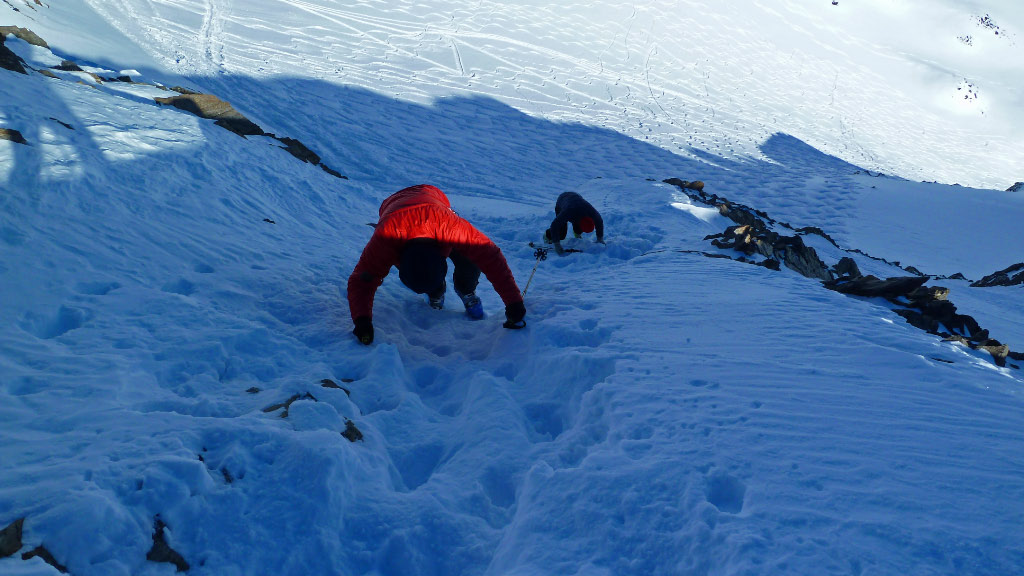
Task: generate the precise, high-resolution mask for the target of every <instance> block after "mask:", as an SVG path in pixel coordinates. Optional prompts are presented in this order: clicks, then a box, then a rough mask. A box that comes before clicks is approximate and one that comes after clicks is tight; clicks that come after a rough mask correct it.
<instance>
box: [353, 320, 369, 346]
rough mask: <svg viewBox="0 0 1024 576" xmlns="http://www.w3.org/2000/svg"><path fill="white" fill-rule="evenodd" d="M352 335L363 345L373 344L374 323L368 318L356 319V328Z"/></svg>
mask: <svg viewBox="0 0 1024 576" xmlns="http://www.w3.org/2000/svg"><path fill="white" fill-rule="evenodd" d="M352 333H353V334H355V335H356V338H358V339H359V341H360V342H362V343H363V344H372V343H373V321H372V320H370V318H369V317H368V316H360V317H359V318H356V327H355V329H354V330H352Z"/></svg>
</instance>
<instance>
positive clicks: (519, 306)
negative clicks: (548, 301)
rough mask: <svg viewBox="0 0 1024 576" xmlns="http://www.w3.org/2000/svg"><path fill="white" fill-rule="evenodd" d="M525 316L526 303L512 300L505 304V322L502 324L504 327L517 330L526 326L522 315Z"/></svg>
mask: <svg viewBox="0 0 1024 576" xmlns="http://www.w3.org/2000/svg"><path fill="white" fill-rule="evenodd" d="M524 316H526V305H525V304H523V303H522V302H514V303H512V304H509V305H508V306H505V323H504V324H502V326H504V327H505V328H509V329H511V330H518V329H520V328H525V327H526V321H524V320H523V317H524Z"/></svg>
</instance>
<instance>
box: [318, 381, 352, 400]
mask: <svg viewBox="0 0 1024 576" xmlns="http://www.w3.org/2000/svg"><path fill="white" fill-rule="evenodd" d="M351 381H352V380H351V379H343V380H342V382H351ZM320 385H321V386H323V387H324V388H334V389H337V390H341V391H342V392H344V393H345V395H346V396H351V395H352V392H351V391H349V389H348V388H345V387H344V386H340V385H338V383H337V382H335V381H334V380H331V379H330V378H324V379H323V380H321V381H320Z"/></svg>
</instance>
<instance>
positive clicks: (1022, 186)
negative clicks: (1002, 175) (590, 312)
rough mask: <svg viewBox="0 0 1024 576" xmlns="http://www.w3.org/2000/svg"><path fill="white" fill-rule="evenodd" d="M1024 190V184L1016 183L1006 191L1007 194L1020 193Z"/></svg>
mask: <svg viewBox="0 0 1024 576" xmlns="http://www.w3.org/2000/svg"><path fill="white" fill-rule="evenodd" d="M1022 190H1024V182H1015V183H1014V184H1013V186H1010V187H1009V188H1007V189H1006V191H1007V192H1020V191H1022Z"/></svg>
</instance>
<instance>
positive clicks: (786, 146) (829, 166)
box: [759, 132, 866, 174]
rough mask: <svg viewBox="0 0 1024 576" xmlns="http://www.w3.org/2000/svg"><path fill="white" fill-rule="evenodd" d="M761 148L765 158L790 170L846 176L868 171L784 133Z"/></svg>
mask: <svg viewBox="0 0 1024 576" xmlns="http://www.w3.org/2000/svg"><path fill="white" fill-rule="evenodd" d="M759 148H760V150H761V152H762V153H763V154H764V155H765V156H767V157H768V158H771V159H772V160H774V161H775V162H778V163H779V164H780V165H782V166H785V167H787V168H790V169H803V170H807V171H815V172H818V171H821V172H825V171H828V172H836V171H839V172H844V173H846V174H853V173H855V172H858V171H860V172H865V171H866V170H865V169H864V168H861V167H859V166H857V165H855V164H851V163H849V162H847V161H846V160H843V159H842V158H839V157H836V156H833V155H831V154H828V153H825V152H822V151H821V150H818V149H817V148H815V147H814V146H811V145H810V144H808V143H806V142H804V141H803V140H801V139H799V138H797V137H796V136H791V135H789V134H786V133H784V132H776V133H774V134H772V135H771V136H770V137H769V138H768V139H767V140H765V141H764V143H763V144H761V146H760V147H759Z"/></svg>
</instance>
